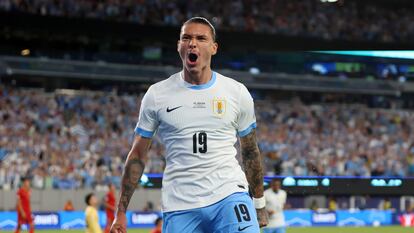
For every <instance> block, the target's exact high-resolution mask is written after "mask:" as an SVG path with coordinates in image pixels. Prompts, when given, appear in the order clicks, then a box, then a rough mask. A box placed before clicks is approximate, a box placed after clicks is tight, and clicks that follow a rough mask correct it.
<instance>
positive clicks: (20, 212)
mask: <svg viewBox="0 0 414 233" xmlns="http://www.w3.org/2000/svg"><path fill="white" fill-rule="evenodd" d="M17 211H18V212H19V214H20V215H21V216H22V217H23V218H26V213H25V212H24V210H23V205H22V200H21V199H20V195H18V196H17Z"/></svg>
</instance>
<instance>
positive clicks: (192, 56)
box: [188, 53, 198, 62]
mask: <svg viewBox="0 0 414 233" xmlns="http://www.w3.org/2000/svg"><path fill="white" fill-rule="evenodd" d="M197 57H198V56H197V55H196V54H194V53H190V54H189V55H188V58H189V59H190V61H191V62H195V61H196V60H197Z"/></svg>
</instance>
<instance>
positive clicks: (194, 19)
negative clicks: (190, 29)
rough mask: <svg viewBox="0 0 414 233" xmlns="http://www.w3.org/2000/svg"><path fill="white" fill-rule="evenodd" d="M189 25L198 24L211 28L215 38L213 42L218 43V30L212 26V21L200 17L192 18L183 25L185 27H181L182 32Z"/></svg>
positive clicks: (212, 35)
mask: <svg viewBox="0 0 414 233" xmlns="http://www.w3.org/2000/svg"><path fill="white" fill-rule="evenodd" d="M189 23H198V24H204V25H206V26H208V27H209V28H210V31H211V37H212V38H213V41H216V29H215V28H214V26H213V24H211V23H210V21H208V19H206V18H204V17H200V16H196V17H192V18H190V19H189V20H187V21H185V22H184V23H183V25H182V26H181V30H182V29H183V27H184V25H186V24H189Z"/></svg>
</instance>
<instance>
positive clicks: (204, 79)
mask: <svg viewBox="0 0 414 233" xmlns="http://www.w3.org/2000/svg"><path fill="white" fill-rule="evenodd" d="M183 76H184V80H185V81H186V82H188V83H190V84H193V85H202V84H206V83H208V82H209V81H210V79H211V76H212V71H211V68H210V67H208V68H205V69H202V70H201V71H199V72H190V71H188V70H187V69H184V71H183Z"/></svg>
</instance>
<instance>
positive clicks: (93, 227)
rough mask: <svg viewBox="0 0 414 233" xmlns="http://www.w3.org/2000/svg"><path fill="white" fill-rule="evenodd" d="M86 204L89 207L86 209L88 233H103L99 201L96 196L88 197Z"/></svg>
mask: <svg viewBox="0 0 414 233" xmlns="http://www.w3.org/2000/svg"><path fill="white" fill-rule="evenodd" d="M85 203H86V205H87V206H86V209H85V223H86V233H102V229H101V226H99V218H98V211H97V206H98V199H97V198H96V196H95V194H93V193H89V194H88V195H86V197H85Z"/></svg>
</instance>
